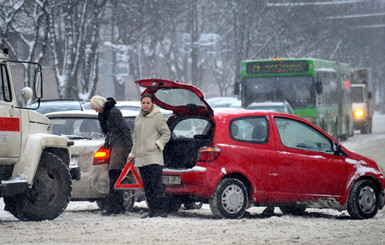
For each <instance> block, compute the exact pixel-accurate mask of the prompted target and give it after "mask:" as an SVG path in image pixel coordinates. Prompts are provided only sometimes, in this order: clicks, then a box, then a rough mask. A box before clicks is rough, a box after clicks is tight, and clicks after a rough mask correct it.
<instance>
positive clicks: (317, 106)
mask: <svg viewBox="0 0 385 245" xmlns="http://www.w3.org/2000/svg"><path fill="white" fill-rule="evenodd" d="M350 72H351V71H350V66H349V65H348V64H345V63H339V62H335V61H329V60H321V59H311V58H305V59H282V58H281V59H274V60H247V61H244V62H243V63H242V73H241V81H240V82H239V83H236V85H235V89H234V92H235V94H237V95H238V96H239V98H240V99H241V100H242V106H243V107H247V105H249V104H251V103H253V102H266V101H272V102H277V101H285V100H286V101H288V102H289V103H290V104H291V106H292V107H293V109H294V113H295V114H296V115H297V116H300V117H302V118H305V119H306V120H308V121H310V122H312V123H314V124H316V125H317V126H319V127H320V128H322V129H323V130H324V131H326V132H327V133H328V134H330V135H331V136H333V137H334V138H337V139H340V140H345V139H347V138H348V137H350V136H353V134H354V131H353V119H352V102H351V95H350V93H351V91H350V81H349V79H350Z"/></svg>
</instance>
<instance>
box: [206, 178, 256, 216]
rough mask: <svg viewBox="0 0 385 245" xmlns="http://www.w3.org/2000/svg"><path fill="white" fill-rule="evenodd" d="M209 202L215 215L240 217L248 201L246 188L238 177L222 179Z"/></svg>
mask: <svg viewBox="0 0 385 245" xmlns="http://www.w3.org/2000/svg"><path fill="white" fill-rule="evenodd" d="M209 203H210V209H211V212H212V213H213V214H214V216H215V217H224V218H228V219H237V218H241V217H242V216H243V214H244V213H245V211H246V208H247V206H248V203H249V199H248V195H247V189H246V187H245V185H244V184H243V183H242V182H241V181H240V180H238V179H234V178H227V179H222V180H221V181H219V183H218V185H217V187H216V188H215V192H214V196H213V198H211V199H210V201H209Z"/></svg>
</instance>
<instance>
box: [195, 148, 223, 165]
mask: <svg viewBox="0 0 385 245" xmlns="http://www.w3.org/2000/svg"><path fill="white" fill-rule="evenodd" d="M220 153H221V148H219V147H217V146H205V147H202V148H200V149H199V151H198V158H197V161H198V162H210V161H214V160H215V159H217V157H218V156H219V154H220Z"/></svg>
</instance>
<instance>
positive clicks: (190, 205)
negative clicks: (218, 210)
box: [183, 201, 203, 210]
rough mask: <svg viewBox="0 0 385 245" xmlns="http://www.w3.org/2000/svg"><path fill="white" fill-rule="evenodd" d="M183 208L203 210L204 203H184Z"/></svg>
mask: <svg viewBox="0 0 385 245" xmlns="http://www.w3.org/2000/svg"><path fill="white" fill-rule="evenodd" d="M183 206H184V208H185V209H187V210H192V209H201V208H202V206H203V203H202V202H195V201H186V202H184V203H183Z"/></svg>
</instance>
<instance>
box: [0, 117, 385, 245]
mask: <svg viewBox="0 0 385 245" xmlns="http://www.w3.org/2000/svg"><path fill="white" fill-rule="evenodd" d="M374 122H375V126H374V129H373V134H371V135H360V134H359V132H358V131H357V134H356V135H355V136H354V137H353V138H351V139H349V140H348V141H346V142H342V143H343V145H344V146H346V147H347V148H348V149H351V150H355V151H357V152H358V153H361V154H364V155H367V156H369V157H371V158H373V159H375V160H377V161H379V163H380V164H381V165H382V166H385V151H384V145H385V115H384V114H376V116H375V119H374ZM3 209H4V204H3V202H0V243H1V244H168V245H174V244H221V245H227V244H379V245H380V244H381V245H383V244H385V235H384V234H385V210H380V211H379V213H378V214H377V215H376V216H375V217H374V218H372V219H369V220H352V219H350V217H349V215H348V213H347V212H346V211H343V212H338V211H335V210H329V209H325V210H321V209H307V211H306V214H305V215H303V216H300V217H297V216H290V215H282V213H281V212H280V211H279V209H278V208H276V209H275V215H273V216H270V217H265V216H263V215H262V211H263V208H262V207H253V208H250V209H248V211H249V212H250V217H248V218H243V219H236V220H228V219H214V218H213V217H212V214H211V211H210V208H209V206H208V205H206V204H205V205H203V207H202V209H200V210H183V209H182V210H180V211H179V212H178V213H176V214H172V215H169V217H168V218H151V219H150V218H147V219H141V218H140V217H141V215H142V214H143V213H144V212H145V210H146V205H145V202H140V203H137V204H136V206H135V209H134V212H133V213H126V214H121V215H117V216H111V217H104V216H101V214H100V212H99V210H98V208H97V206H96V204H95V203H90V202H71V203H70V204H69V206H68V208H67V209H66V211H65V212H64V213H63V214H62V215H61V216H60V217H58V218H57V219H55V220H51V221H42V222H21V221H19V220H17V219H16V218H14V217H13V216H12V215H11V214H9V213H8V212H5V211H3Z"/></svg>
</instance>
